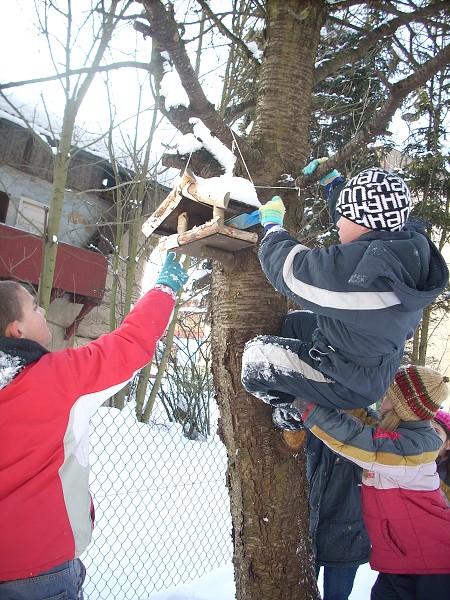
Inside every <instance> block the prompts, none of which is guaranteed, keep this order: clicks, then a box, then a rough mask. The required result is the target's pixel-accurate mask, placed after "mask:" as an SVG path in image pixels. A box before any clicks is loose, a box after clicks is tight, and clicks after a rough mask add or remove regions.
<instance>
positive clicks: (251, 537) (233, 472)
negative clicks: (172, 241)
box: [212, 251, 319, 600]
mask: <svg viewBox="0 0 450 600" xmlns="http://www.w3.org/2000/svg"><path fill="white" fill-rule="evenodd" d="M241 257H242V262H241V261H240V260H238V261H237V264H236V266H235V267H234V268H233V269H232V270H228V269H225V268H224V267H223V266H222V265H220V264H217V263H215V264H214V270H213V280H212V306H213V311H212V315H213V323H212V356H213V375H214V383H215V389H216V392H217V400H218V404H219V408H220V415H221V419H220V423H219V434H220V436H221V439H222V440H223V442H224V443H225V445H226V447H227V450H228V472H227V484H228V487H229V490H230V497H231V513H232V523H233V541H234V559H233V561H234V568H235V580H236V592H237V596H236V597H237V598H239V600H250V599H254V600H256V599H258V600H261V599H262V598H264V599H267V600H269V599H270V600H278V599H279V600H281V599H283V600H287V599H294V598H295V599H296V600H303V599H305V600H306V599H309V600H310V599H313V598H319V593H318V590H317V586H316V578H315V572H314V559H313V554H312V551H311V546H310V540H309V532H308V522H309V520H308V514H309V509H308V501H307V493H306V492H307V480H306V473H305V460H304V450H303V448H301V449H300V451H299V452H297V453H293V452H292V451H290V450H288V448H287V447H286V446H285V445H284V442H283V439H282V436H281V430H277V429H276V428H275V427H274V426H273V425H272V423H271V418H270V416H271V409H270V407H268V406H267V405H265V404H264V403H262V402H260V401H259V400H256V399H255V398H253V397H252V396H250V395H248V394H246V393H245V391H244V389H243V388H242V385H241V381H240V373H241V357H242V352H243V349H244V344H245V342H246V341H247V340H249V339H250V338H252V337H253V336H254V335H256V334H258V333H278V332H279V329H280V325H281V319H282V317H283V315H284V313H285V302H284V299H281V298H280V296H279V295H278V294H277V293H276V292H275V291H274V290H273V288H272V287H271V286H270V285H269V283H268V282H267V280H266V278H265V276H264V274H263V273H262V271H261V267H260V265H259V261H258V260H257V258H256V256H255V253H254V252H251V251H250V252H247V253H245V254H241ZM287 549H289V550H288V552H287V551H286V550H287ZM296 549H297V552H296Z"/></svg>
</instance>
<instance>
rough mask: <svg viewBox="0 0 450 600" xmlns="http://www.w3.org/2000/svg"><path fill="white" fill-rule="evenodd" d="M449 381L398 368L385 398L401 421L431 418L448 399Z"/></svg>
mask: <svg viewBox="0 0 450 600" xmlns="http://www.w3.org/2000/svg"><path fill="white" fill-rule="evenodd" d="M447 382H448V377H445V376H443V375H441V374H440V373H438V372H437V371H434V370H433V369H429V368H428V367H419V366H416V365H407V366H405V367H400V369H399V370H398V371H397V373H396V375H395V379H394V381H393V383H392V384H391V386H390V388H389V389H388V391H387V393H386V396H387V397H388V398H389V400H390V401H391V402H392V405H393V407H394V409H395V412H396V413H397V414H398V416H399V417H400V419H401V420H402V421H427V420H431V419H433V418H434V416H435V414H436V413H437V411H438V410H439V408H440V406H441V404H442V403H443V402H444V400H445V399H446V398H447V396H448V392H449V386H448V385H447Z"/></svg>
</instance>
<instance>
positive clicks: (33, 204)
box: [16, 196, 49, 235]
mask: <svg viewBox="0 0 450 600" xmlns="http://www.w3.org/2000/svg"><path fill="white" fill-rule="evenodd" d="M48 209H49V206H48V205H47V204H42V202H37V201H36V200H31V199H30V198H24V197H23V196H22V198H21V199H20V203H19V210H18V211H17V217H16V227H19V229H25V231H29V232H30V233H37V234H40V235H42V234H43V233H44V225H45V214H46V210H47V211H48Z"/></svg>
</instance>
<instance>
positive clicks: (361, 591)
mask: <svg viewBox="0 0 450 600" xmlns="http://www.w3.org/2000/svg"><path fill="white" fill-rule="evenodd" d="M376 577H377V573H376V572H375V571H372V570H371V569H370V567H369V565H362V566H361V567H360V568H359V569H358V572H357V573H356V579H355V584H354V586H353V591H352V593H351V595H350V598H349V600H368V598H370V588H371V587H372V585H373V584H374V582H375V579H376ZM319 589H320V591H321V592H322V581H321V577H319ZM211 590H214V600H235V588H234V578H233V567H232V566H231V564H229V565H225V566H223V567H220V568H218V569H215V570H214V571H212V572H211V573H209V574H208V575H205V576H204V577H201V578H200V579H197V580H196V581H191V582H190V583H187V584H184V585H180V586H178V587H175V588H171V589H169V590H165V591H164V592H159V593H156V594H151V595H150V596H148V600H211ZM142 600H143V599H142ZM145 600H147V599H145Z"/></svg>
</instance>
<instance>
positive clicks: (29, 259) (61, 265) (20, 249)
mask: <svg viewBox="0 0 450 600" xmlns="http://www.w3.org/2000/svg"><path fill="white" fill-rule="evenodd" d="M42 245H43V242H42V238H40V237H39V236H37V235H34V234H32V233H28V232H26V231H23V230H22V229H17V228H16V227H9V226H8V225H4V224H3V223H0V279H14V280H16V281H20V282H23V283H28V284H31V285H32V286H34V287H35V288H37V286H38V285H39V279H40V274H41V267H42ZM106 274H107V262H106V258H105V257H104V256H103V255H102V254H100V253H97V252H93V251H92V250H86V249H85V248H78V247H77V246H72V245H70V244H65V243H64V242H59V243H58V253H57V257H56V269H55V277H54V281H53V288H52V299H55V298H57V297H60V296H62V295H63V294H64V293H68V294H69V295H70V299H71V301H72V302H76V303H77V304H82V305H83V306H82V309H81V311H80V313H79V315H78V316H77V317H76V319H75V320H74V322H73V323H72V324H71V325H70V326H69V327H68V328H67V329H66V334H65V337H66V339H69V338H70V336H71V335H72V334H73V333H74V331H76V328H77V326H78V324H79V323H80V322H81V321H82V319H83V318H84V316H85V315H86V314H87V313H88V312H89V311H91V310H92V309H93V308H94V306H97V305H99V304H101V302H102V299H103V295H104V293H105V285H106Z"/></svg>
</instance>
